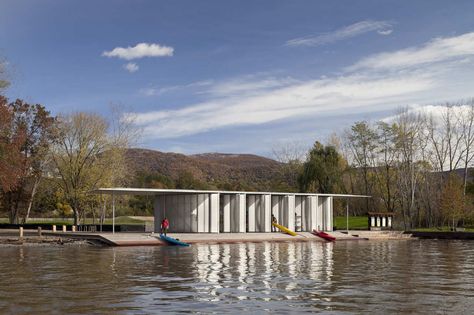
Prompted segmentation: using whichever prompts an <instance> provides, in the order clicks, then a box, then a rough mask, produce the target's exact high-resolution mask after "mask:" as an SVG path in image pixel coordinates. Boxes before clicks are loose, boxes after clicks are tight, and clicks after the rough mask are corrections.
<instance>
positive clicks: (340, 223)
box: [334, 216, 368, 230]
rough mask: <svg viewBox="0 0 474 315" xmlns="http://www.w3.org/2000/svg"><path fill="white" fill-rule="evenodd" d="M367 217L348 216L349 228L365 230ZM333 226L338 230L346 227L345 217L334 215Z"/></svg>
mask: <svg viewBox="0 0 474 315" xmlns="http://www.w3.org/2000/svg"><path fill="white" fill-rule="evenodd" d="M367 222H368V218H367V217H351V216H350V217H349V230H367V229H368V223H367ZM334 226H335V227H336V228H337V229H338V230H345V229H346V217H334Z"/></svg>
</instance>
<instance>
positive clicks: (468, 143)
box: [460, 99, 474, 195]
mask: <svg viewBox="0 0 474 315" xmlns="http://www.w3.org/2000/svg"><path fill="white" fill-rule="evenodd" d="M460 125H461V132H462V139H463V145H464V154H463V156H462V160H463V162H464V165H463V167H464V174H463V192H464V195H466V187H467V177H468V168H469V165H471V162H472V159H473V157H474V154H472V147H473V145H474V99H470V100H468V101H467V102H466V105H465V110H464V111H463V114H462V115H461V119H460Z"/></svg>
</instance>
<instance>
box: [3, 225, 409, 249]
mask: <svg viewBox="0 0 474 315" xmlns="http://www.w3.org/2000/svg"><path fill="white" fill-rule="evenodd" d="M37 233H38V232H37V231H35V230H25V231H24V238H23V241H20V240H19V237H18V230H13V229H10V230H0V245H1V244H9V245H23V244H25V245H34V244H36V245H38V246H40V245H45V246H46V245H48V244H50V245H62V244H78V245H84V244H88V243H91V244H101V245H107V246H163V245H166V244H165V243H164V242H163V241H161V240H160V238H159V234H156V233H107V232H105V233H92V232H52V231H44V230H43V231H42V236H41V237H39V236H37ZM297 234H298V235H297V236H291V235H288V234H284V233H280V232H275V233H219V234H216V233H169V234H168V235H169V236H171V237H173V238H176V239H179V240H181V241H183V242H186V243H189V244H231V243H245V242H249V243H260V242H326V241H325V240H323V239H321V238H319V237H317V236H315V235H313V234H311V233H309V232H298V233H297ZM328 234H330V235H331V236H333V237H335V238H336V241H337V242H340V241H367V240H396V239H399V240H401V239H410V237H411V235H407V234H404V233H403V232H402V231H349V233H343V232H340V231H334V232H328ZM1 239H4V241H1Z"/></svg>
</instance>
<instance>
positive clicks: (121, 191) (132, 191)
mask: <svg viewBox="0 0 474 315" xmlns="http://www.w3.org/2000/svg"><path fill="white" fill-rule="evenodd" d="M91 193H93V194H106V195H172V194H249V195H296V196H322V197H335V198H370V197H371V196H365V195H350V194H318V193H292V192H268V191H226V190H195V189H155V188H128V187H123V188H120V187H112V188H99V189H96V190H93V191H91Z"/></svg>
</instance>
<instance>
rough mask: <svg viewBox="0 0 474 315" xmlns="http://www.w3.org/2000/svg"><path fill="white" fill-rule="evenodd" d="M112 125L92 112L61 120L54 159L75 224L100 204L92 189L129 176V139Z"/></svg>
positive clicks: (62, 189) (120, 129) (111, 183)
mask: <svg viewBox="0 0 474 315" xmlns="http://www.w3.org/2000/svg"><path fill="white" fill-rule="evenodd" d="M109 127H110V124H109V123H108V122H107V121H106V120H105V119H104V118H102V117H101V116H99V115H97V114H89V113H75V114H72V115H69V116H66V117H63V118H62V119H60V121H59V131H60V136H59V141H58V145H56V146H55V147H54V152H53V161H54V164H55V167H56V170H57V173H58V176H59V178H60V181H59V183H60V184H59V188H60V190H61V191H62V193H63V195H64V199H65V202H66V203H67V204H68V205H70V206H71V208H72V210H73V213H74V224H78V223H79V219H80V218H81V217H83V215H84V213H85V211H86V210H87V209H90V208H91V207H92V206H97V205H98V204H99V203H100V200H99V198H98V197H97V196H95V195H91V194H90V192H91V190H94V189H97V188H99V187H103V186H110V185H120V183H121V181H122V180H123V179H124V177H125V176H126V173H125V163H124V149H125V148H126V147H127V146H128V144H129V142H128V141H129V139H128V138H127V135H126V132H124V130H123V129H122V128H120V127H118V129H117V128H113V129H112V130H110V129H109ZM114 130H119V131H120V132H114Z"/></svg>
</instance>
